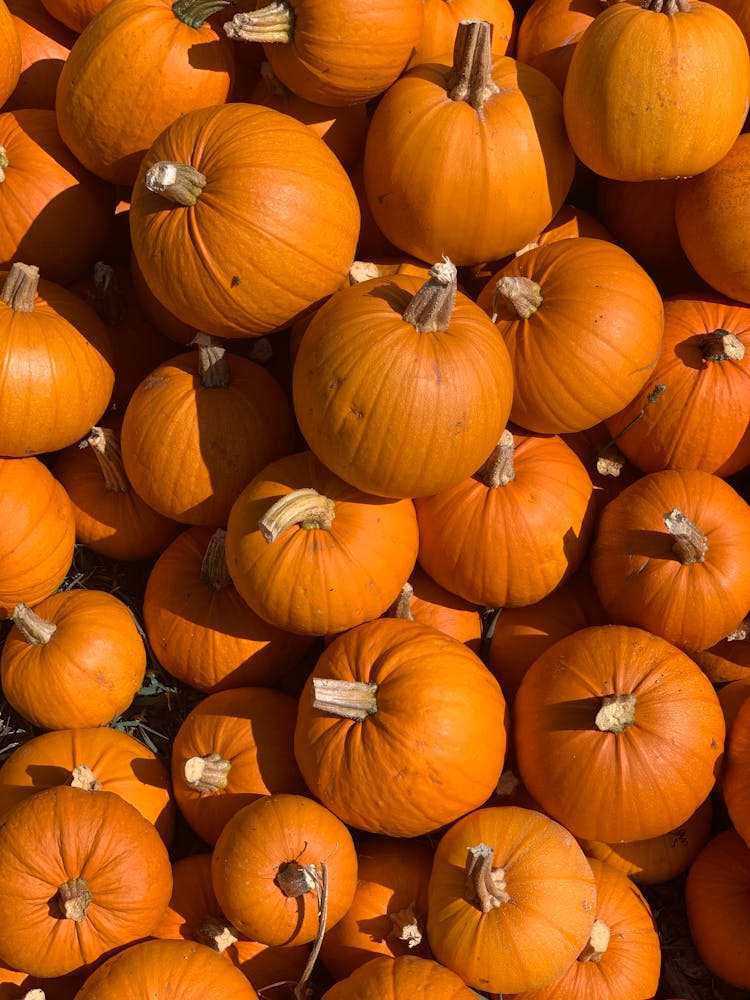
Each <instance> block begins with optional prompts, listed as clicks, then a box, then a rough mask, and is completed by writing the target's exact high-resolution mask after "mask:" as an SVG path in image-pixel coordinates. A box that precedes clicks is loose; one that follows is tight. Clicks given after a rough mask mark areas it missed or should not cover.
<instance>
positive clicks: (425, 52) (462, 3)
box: [408, 0, 516, 69]
mask: <svg viewBox="0 0 750 1000" xmlns="http://www.w3.org/2000/svg"><path fill="white" fill-rule="evenodd" d="M515 16H516V15H515V11H514V10H513V7H512V6H511V4H510V0H424V25H423V26H422V34H421V36H420V38H419V41H418V42H417V44H416V46H415V48H414V52H413V54H412V56H411V58H410V59H409V64H408V65H409V69H411V67H412V66H419V65H421V64H423V63H429V62H436V61H437V57H438V56H442V57H443V60H442V61H444V57H445V56H447V55H449V54H450V53H451V52H452V51H453V43H454V41H455V39H456V31H457V29H458V25H459V22H460V21H489V22H490V24H491V25H492V53H493V55H496V56H504V55H505V54H506V52H507V51H508V48H509V46H510V44H511V41H512V39H513V36H514V34H515V27H516V25H515Z"/></svg>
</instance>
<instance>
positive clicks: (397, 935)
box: [388, 902, 422, 949]
mask: <svg viewBox="0 0 750 1000" xmlns="http://www.w3.org/2000/svg"><path fill="white" fill-rule="evenodd" d="M416 905H417V904H416V902H412V903H409V905H408V906H407V907H406V909H405V910H399V911H398V913H389V914H388V917H389V918H390V921H391V923H392V924H393V930H392V931H391V932H390V934H389V935H388V938H389V940H391V941H403V942H404V943H405V944H406V945H407V947H408V948H410V949H411V948H418V947H419V945H420V944H421V943H422V931H421V929H420V926H419V918H418V917H417V914H416V912H415V907H416Z"/></svg>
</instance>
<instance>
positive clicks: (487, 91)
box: [448, 21, 500, 112]
mask: <svg viewBox="0 0 750 1000" xmlns="http://www.w3.org/2000/svg"><path fill="white" fill-rule="evenodd" d="M499 92H500V88H499V87H498V85H497V84H496V83H495V81H494V80H493V79H492V25H491V24H490V23H489V22H487V21H459V23H458V29H457V31H456V41H455V44H454V46H453V68H452V70H451V74H450V77H449V78H448V97H450V99H451V100H452V101H466V103H467V104H470V105H471V107H472V108H474V110H475V111H479V112H481V111H482V109H483V107H484V103H485V101H487V100H489V98H490V97H492V96H493V95H494V94H497V93H499Z"/></svg>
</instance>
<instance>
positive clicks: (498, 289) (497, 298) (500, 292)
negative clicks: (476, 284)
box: [492, 275, 544, 323]
mask: <svg viewBox="0 0 750 1000" xmlns="http://www.w3.org/2000/svg"><path fill="white" fill-rule="evenodd" d="M543 301H544V300H543V299H542V286H541V285H540V284H538V283H537V282H536V281H532V280H531V278H525V277H524V276H523V275H519V276H518V277H515V278H514V277H511V276H510V275H506V276H505V277H502V278H498V279H497V283H496V284H495V292H494V294H493V296H492V322H493V323H495V322H496V321H497V318H498V316H499V315H500V309H499V306H500V305H501V303H502V305H503V306H504V308H505V309H506V310H507V312H509V313H510V314H512V315H513V316H516V317H517V318H518V319H528V318H529V316H533V315H534V313H535V312H536V311H537V309H538V308H539V306H540V305H541V304H542V302H543Z"/></svg>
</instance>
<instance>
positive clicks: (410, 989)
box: [321, 955, 476, 1000]
mask: <svg viewBox="0 0 750 1000" xmlns="http://www.w3.org/2000/svg"><path fill="white" fill-rule="evenodd" d="M475 996H476V993H474V992H473V990H470V989H469V988H468V986H466V985H465V984H464V983H463V981H462V980H461V979H460V977H459V976H457V975H456V974H455V973H453V972H451V971H450V969H446V968H445V967H444V966H442V965H439V964H438V963H437V962H434V961H433V960H432V959H429V958H420V957H419V956H418V955H399V956H398V957H397V958H387V957H386V956H385V955H383V956H381V957H379V958H374V959H373V960H372V961H370V962H367V963H366V964H365V965H363V966H361V967H360V968H358V969H355V970H354V972H352V973H351V974H350V975H348V976H347V977H346V979H342V980H341V981H340V982H338V983H334V985H333V986H331V988H330V989H329V990H326V992H325V993H324V994H323V996H322V997H321V1000H436V998H438V997H439V998H440V1000H473V998H474V997H475Z"/></svg>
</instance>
